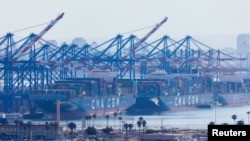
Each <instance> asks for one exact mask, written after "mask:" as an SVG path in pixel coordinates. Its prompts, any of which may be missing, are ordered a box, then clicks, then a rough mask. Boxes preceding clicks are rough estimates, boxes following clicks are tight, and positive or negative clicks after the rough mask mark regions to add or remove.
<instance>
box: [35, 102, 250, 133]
mask: <svg viewBox="0 0 250 141" xmlns="http://www.w3.org/2000/svg"><path fill="white" fill-rule="evenodd" d="M248 111H250V105H245V106H238V107H219V106H217V107H213V108H211V109H199V110H194V111H178V112H169V111H168V112H162V113H155V114H151V115H127V114H126V113H123V114H119V115H117V116H116V118H114V116H113V115H109V118H108V119H107V118H106V117H96V118H91V119H90V120H89V121H88V122H87V124H89V125H90V126H92V125H94V126H95V127H97V128H100V129H102V128H105V127H106V126H107V125H108V126H112V127H114V128H115V129H120V128H121V125H122V124H124V123H132V124H133V129H138V126H137V121H138V120H139V117H143V119H144V120H145V121H146V122H147V124H146V127H147V128H148V129H161V128H163V129H168V128H187V129H207V125H208V124H209V123H210V122H215V124H225V123H226V124H235V122H237V121H239V120H242V121H244V124H249V116H250V115H248V114H247V112H248ZM232 115H236V116H237V119H236V120H235V121H234V120H233V119H232ZM118 117H122V120H118ZM32 122H33V124H42V123H45V122H46V121H41V120H39V121H32ZM48 122H49V121H48ZM69 122H74V123H75V124H76V125H77V130H81V129H82V128H85V126H86V120H85V119H84V118H83V119H78V120H63V121H60V125H62V126H63V125H65V126H66V125H67V124H68V123H69Z"/></svg>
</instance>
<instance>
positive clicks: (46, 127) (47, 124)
mask: <svg viewBox="0 0 250 141" xmlns="http://www.w3.org/2000/svg"><path fill="white" fill-rule="evenodd" d="M45 129H46V131H47V138H48V136H49V123H48V122H47V121H46V122H45Z"/></svg>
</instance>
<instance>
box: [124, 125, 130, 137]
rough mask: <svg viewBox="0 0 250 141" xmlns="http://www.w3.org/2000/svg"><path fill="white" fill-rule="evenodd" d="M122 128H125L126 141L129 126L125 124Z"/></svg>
mask: <svg viewBox="0 0 250 141" xmlns="http://www.w3.org/2000/svg"><path fill="white" fill-rule="evenodd" d="M123 126H124V128H125V130H126V140H127V135H128V127H129V124H127V123H125V124H124V125H123Z"/></svg>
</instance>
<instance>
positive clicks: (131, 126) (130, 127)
mask: <svg viewBox="0 0 250 141" xmlns="http://www.w3.org/2000/svg"><path fill="white" fill-rule="evenodd" d="M128 128H129V131H130V134H131V131H132V128H133V124H131V123H130V124H128Z"/></svg>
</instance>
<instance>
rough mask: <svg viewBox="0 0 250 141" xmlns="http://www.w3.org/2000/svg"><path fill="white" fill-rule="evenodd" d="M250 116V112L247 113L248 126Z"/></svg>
mask: <svg viewBox="0 0 250 141" xmlns="http://www.w3.org/2000/svg"><path fill="white" fill-rule="evenodd" d="M249 115H250V111H247V119H248V124H249Z"/></svg>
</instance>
